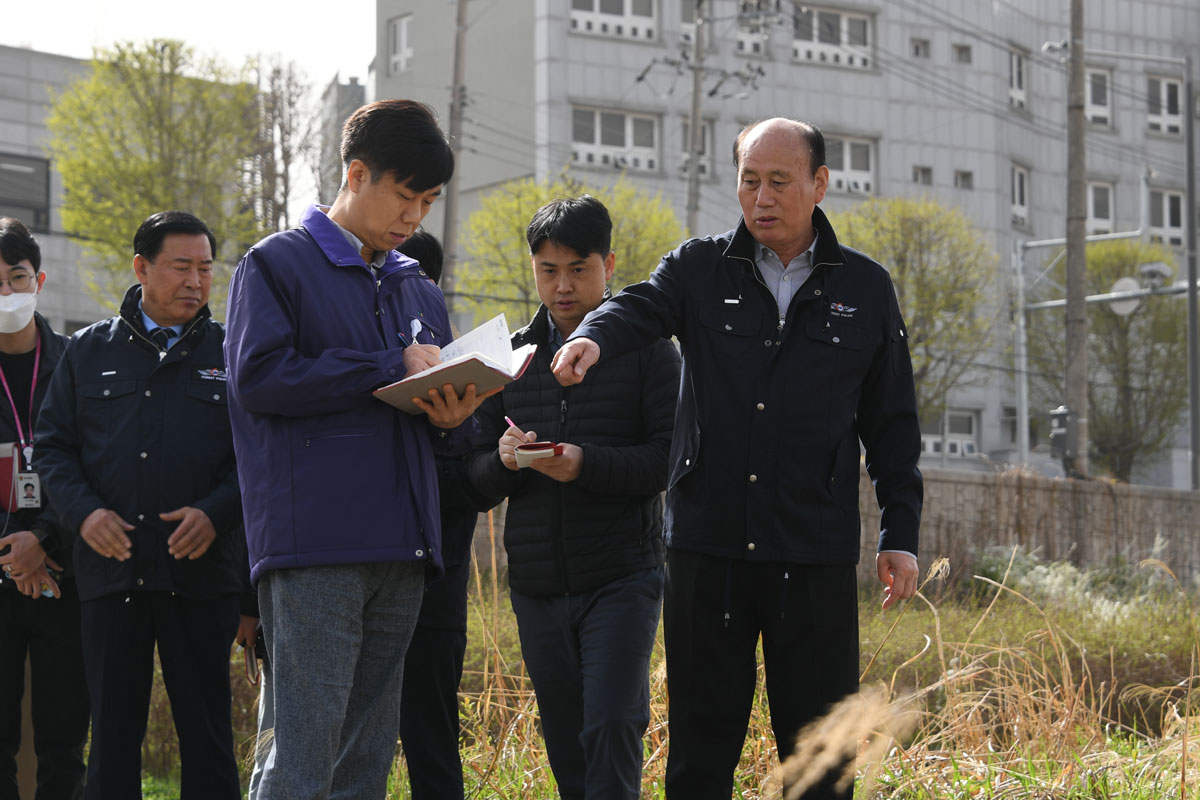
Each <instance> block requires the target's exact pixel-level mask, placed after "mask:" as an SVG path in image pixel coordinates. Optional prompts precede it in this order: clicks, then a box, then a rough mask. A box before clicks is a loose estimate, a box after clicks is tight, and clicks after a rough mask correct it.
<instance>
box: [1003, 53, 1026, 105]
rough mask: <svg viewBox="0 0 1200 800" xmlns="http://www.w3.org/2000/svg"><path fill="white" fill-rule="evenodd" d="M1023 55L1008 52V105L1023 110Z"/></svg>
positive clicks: (1024, 98) (1024, 96) (1024, 103)
mask: <svg viewBox="0 0 1200 800" xmlns="http://www.w3.org/2000/svg"><path fill="white" fill-rule="evenodd" d="M1025 66H1026V60H1025V54H1024V53H1018V52H1017V51H1016V50H1009V51H1008V104H1009V105H1010V106H1012V107H1013V108H1025V106H1026V103H1027V97H1026V95H1025V77H1026V76H1025Z"/></svg>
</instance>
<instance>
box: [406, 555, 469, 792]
mask: <svg viewBox="0 0 1200 800" xmlns="http://www.w3.org/2000/svg"><path fill="white" fill-rule="evenodd" d="M470 573H471V562H470V561H467V562H466V563H465V564H459V565H458V566H455V567H449V568H448V569H447V570H446V574H445V576H443V577H442V579H441V580H438V581H434V582H433V583H430V584H429V585H427V586H426V587H425V593H424V596H423V598H422V600H421V614H420V616H419V617H417V628H416V630H415V631H413V637H412V641H411V642H410V643H409V645H408V652H407V653H406V654H405V657H404V684H403V687H402V689H401V692H400V744H401V745H403V747H404V760H405V762H407V764H408V783H409V786H410V787H411V788H412V797H413V800H462V798H463V775H462V759H461V758H460V756H459V752H458V734H459V724H458V682H459V680H460V679H461V678H462V669H463V656H464V655H465V653H466V650H467V631H466V605H467V578H468V577H469V576H470Z"/></svg>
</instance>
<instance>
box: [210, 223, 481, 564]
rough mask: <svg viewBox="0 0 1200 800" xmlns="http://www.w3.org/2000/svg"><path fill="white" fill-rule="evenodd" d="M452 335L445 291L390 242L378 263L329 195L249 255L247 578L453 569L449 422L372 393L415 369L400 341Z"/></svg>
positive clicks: (242, 349)
mask: <svg viewBox="0 0 1200 800" xmlns="http://www.w3.org/2000/svg"><path fill="white" fill-rule="evenodd" d="M414 320H417V321H420V323H421V325H420V333H419V334H418V341H419V342H420V343H421V344H434V345H439V346H444V345H445V344H447V343H448V342H449V341H450V340H451V339H452V335H451V333H450V322H449V318H448V317H447V315H446V304H445V301H444V299H443V297H442V292H441V290H440V289H438V288H437V286H436V285H435V284H434V283H433V281H431V280H430V279H429V278H428V277H427V276H426V275H425V272H424V271H423V270H421V268H420V266H419V265H418V264H417V262H416V261H413V260H412V259H410V258H407V257H405V256H402V255H400V254H399V253H397V252H395V251H389V252H388V253H387V259H386V261H385V263H384V264H383V266H382V267H380V268H379V272H378V275H375V274H372V271H371V268H370V267H369V266H367V263H366V262H365V261H363V258H362V255H361V254H360V253H359V252H358V251H357V250H355V248H354V247H353V246H352V245H351V244H350V243H349V242H347V241H346V238H345V237H344V236H343V235H342V233H341V231H340V230H338V228H337V226H336V225H334V223H333V222H332V221H331V220H330V219H329V217H327V216H326V215H325V213H324V212H323V211H322V210H321V208H320V207H318V206H311V207H310V208H309V209H308V211H307V212H306V213H305V214H304V217H303V219H302V220H301V227H300V228H296V229H294V230H290V231H284V232H283V233H277V234H274V235H272V236H268V237H267V238H266V239H264V240H262V241H261V242H259V243H258V244H256V245H255V246H254V247H252V248H250V250H249V251H248V252H247V253H246V255H245V256H244V257H243V258H242V261H241V263H240V264H239V265H238V268H237V271H236V272H235V273H234V276H233V280H232V282H231V283H230V286H229V323H228V333H227V336H226V340H225V349H226V353H227V355H228V362H229V386H230V395H231V398H232V401H231V403H230V407H229V412H230V416H231V417H232V419H233V436H234V445H235V447H236V450H237V454H238V459H239V460H238V464H239V467H240V470H241V474H242V497H243V504H244V508H245V517H246V542H247V546H248V548H249V555H250V571H251V578H252V580H254V581H255V582H257V581H258V579H259V577H260V576H261V575H262V573H263V571H264V570H270V569H284V568H290V567H306V566H318V565H332V564H353V563H372V562H383V561H426V562H428V565H429V566H430V568H431V571H432V572H433V573H434V574H438V573H440V572H441V570H442V552H441V536H440V532H439V531H440V523H439V519H438V484H437V469H436V467H435V464H434V459H433V456H434V447H435V443H436V446H437V448H438V451H439V452H440V453H441V452H444V453H445V454H447V455H451V454H453V453H454V452H455V451H456V450H458V451H460V452H465V451H466V449H467V446H468V445H469V438H470V437H469V434H470V432H471V431H472V430H473V429H474V428H473V421H468V422H467V423H464V424H463V425H460V426H459V427H458V428H457V429H455V431H454V432H453V433H449V432H446V431H441V430H440V429H437V428H435V427H434V426H433V425H431V424H430V423H429V421H428V420H427V418H426V417H425V416H424V415H420V416H410V415H408V414H405V413H403V412H400V411H397V410H396V409H395V408H393V407H392V406H390V405H388V404H386V403H384V402H382V401H381V400H378V399H376V398H375V397H373V396H372V395H371V392H372V390H374V389H376V388H378V387H380V386H384V385H387V384H389V383H392V382H394V381H397V380H400V379H401V378H403V377H404V374H405V368H404V347H405V346H406V344H407V343H408V337H409V336H410V334H411V331H412V330H413V328H414V327H416V326H414V325H413V324H412V323H413V321H414Z"/></svg>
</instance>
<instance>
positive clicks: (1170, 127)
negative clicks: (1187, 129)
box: [1146, 77, 1183, 133]
mask: <svg viewBox="0 0 1200 800" xmlns="http://www.w3.org/2000/svg"><path fill="white" fill-rule="evenodd" d="M1146 94H1147V96H1148V97H1147V103H1148V105H1147V115H1146V122H1147V124H1148V125H1149V127H1150V130H1152V131H1160V132H1162V133H1179V132H1180V131H1182V130H1183V112H1182V98H1183V89H1182V88H1181V87H1180V84H1179V81H1177V80H1173V79H1171V78H1155V77H1151V78H1147V80H1146Z"/></svg>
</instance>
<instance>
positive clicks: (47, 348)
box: [33, 311, 65, 381]
mask: <svg viewBox="0 0 1200 800" xmlns="http://www.w3.org/2000/svg"><path fill="white" fill-rule="evenodd" d="M33 319H34V321H35V322H36V323H37V331H38V338H39V340H40V341H41V343H42V365H41V367H39V368H38V380H39V381H40V380H42V379H43V377H44V376H45V374H46V373H47V372H52V371H53V370H54V367H55V365H56V364H57V363H58V357H59V356H60V355H62V351H63V349H64V347H65V346H64V345H63V339H62V337H61V336H59V335H58V334H57V333H55V332H54V328H52V327H50V323H49V321H47V319H46V318H45V317H43V316H42V315H41V314H39V313H38V312H36V311H35V312H33Z"/></svg>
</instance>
